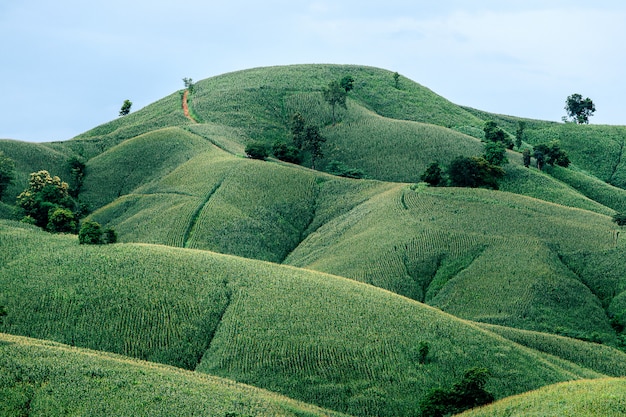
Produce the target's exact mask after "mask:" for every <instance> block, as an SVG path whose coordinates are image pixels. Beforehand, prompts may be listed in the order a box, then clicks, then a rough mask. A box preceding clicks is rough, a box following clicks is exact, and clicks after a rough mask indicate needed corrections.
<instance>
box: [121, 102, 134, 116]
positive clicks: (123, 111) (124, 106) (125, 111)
mask: <svg viewBox="0 0 626 417" xmlns="http://www.w3.org/2000/svg"><path fill="white" fill-rule="evenodd" d="M132 105H133V103H132V101H130V100H124V103H122V108H121V109H120V116H126V115H127V114H128V113H130V108H131V107H132Z"/></svg>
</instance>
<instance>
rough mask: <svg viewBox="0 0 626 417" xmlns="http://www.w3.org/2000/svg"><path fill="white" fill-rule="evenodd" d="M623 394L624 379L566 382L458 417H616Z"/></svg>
mask: <svg viewBox="0 0 626 417" xmlns="http://www.w3.org/2000/svg"><path fill="white" fill-rule="evenodd" d="M625 391H626V379H624V378H606V379H597V380H591V381H574V382H567V383H561V384H555V385H551V386H548V387H545V388H541V389H538V390H536V391H533V392H529V393H525V394H521V395H516V396H514V397H510V398H505V399H503V400H501V401H498V402H496V403H494V404H492V405H487V406H484V407H480V408H476V409H474V410H470V411H466V412H465V413H462V414H459V415H458V417H522V416H585V417H613V416H614V417H618V416H623V415H625V414H626V404H625V403H624V392H625Z"/></svg>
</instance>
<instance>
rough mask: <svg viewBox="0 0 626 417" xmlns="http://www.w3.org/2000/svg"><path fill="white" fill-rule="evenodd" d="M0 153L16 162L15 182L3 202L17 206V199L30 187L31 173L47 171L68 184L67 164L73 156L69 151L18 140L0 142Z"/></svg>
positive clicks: (4, 196)
mask: <svg viewBox="0 0 626 417" xmlns="http://www.w3.org/2000/svg"><path fill="white" fill-rule="evenodd" d="M0 151H2V152H4V154H5V156H7V157H9V158H11V159H12V160H13V161H14V162H15V173H14V174H15V175H14V176H15V180H14V183H13V184H12V185H9V187H8V189H7V190H6V192H5V193H4V194H3V195H2V201H3V202H5V203H7V204H11V205H13V204H15V197H17V196H18V194H20V193H21V192H22V191H24V189H25V188H26V187H27V186H28V179H29V176H30V174H31V172H37V171H41V170H47V171H49V172H50V174H52V175H58V176H59V177H61V178H62V179H64V180H65V181H66V182H67V181H68V180H67V178H68V177H69V170H68V169H67V166H66V162H67V160H68V158H69V157H70V156H71V153H70V152H69V151H68V150H56V149H54V147H53V146H51V144H46V143H28V142H20V141H16V140H0Z"/></svg>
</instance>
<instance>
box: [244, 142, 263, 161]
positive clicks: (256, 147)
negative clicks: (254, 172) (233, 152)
mask: <svg viewBox="0 0 626 417" xmlns="http://www.w3.org/2000/svg"><path fill="white" fill-rule="evenodd" d="M245 152H246V156H248V158H252V159H260V160H264V159H265V158H267V156H268V155H269V152H268V150H267V147H266V146H265V144H263V143H260V142H253V143H250V144H248V146H246V150H245Z"/></svg>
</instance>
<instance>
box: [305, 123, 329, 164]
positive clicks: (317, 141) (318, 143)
mask: <svg viewBox="0 0 626 417" xmlns="http://www.w3.org/2000/svg"><path fill="white" fill-rule="evenodd" d="M304 141H305V142H304V147H305V149H307V150H308V151H309V152H310V153H311V168H312V169H315V165H316V163H317V160H318V159H321V158H323V157H324V152H323V151H322V145H323V144H324V142H326V138H325V137H323V136H322V134H321V133H320V130H319V128H318V127H317V126H307V127H306V128H305V133H304Z"/></svg>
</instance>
